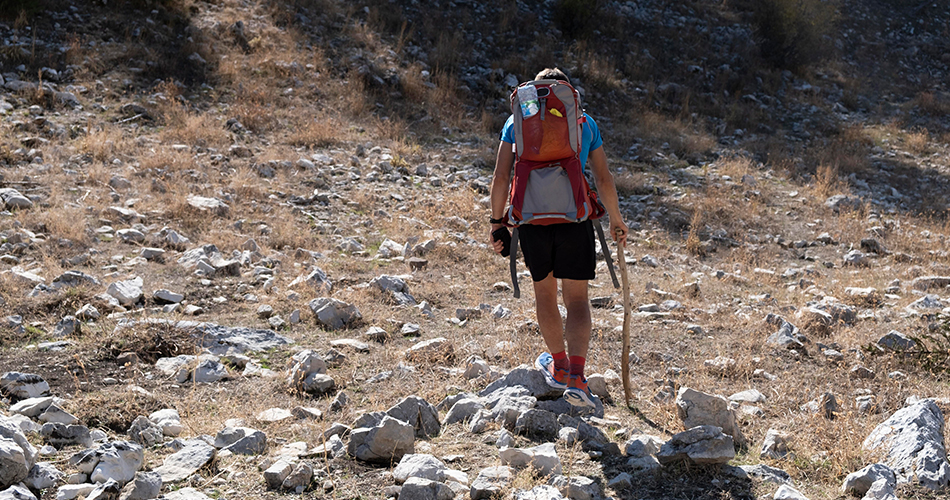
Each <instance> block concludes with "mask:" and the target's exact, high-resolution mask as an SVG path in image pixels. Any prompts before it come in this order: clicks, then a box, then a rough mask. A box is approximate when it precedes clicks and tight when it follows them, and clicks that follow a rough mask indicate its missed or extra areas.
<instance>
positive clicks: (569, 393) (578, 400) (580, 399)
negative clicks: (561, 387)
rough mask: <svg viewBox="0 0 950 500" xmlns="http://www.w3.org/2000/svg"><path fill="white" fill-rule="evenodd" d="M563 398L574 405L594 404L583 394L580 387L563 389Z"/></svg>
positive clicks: (591, 405) (589, 405)
mask: <svg viewBox="0 0 950 500" xmlns="http://www.w3.org/2000/svg"><path fill="white" fill-rule="evenodd" d="M564 399H566V400H567V402H568V403H570V404H572V405H574V406H587V407H594V406H596V405H595V404H594V400H593V399H591V398H590V397H589V396H588V395H586V394H584V391H581V390H580V389H567V390H566V391H564Z"/></svg>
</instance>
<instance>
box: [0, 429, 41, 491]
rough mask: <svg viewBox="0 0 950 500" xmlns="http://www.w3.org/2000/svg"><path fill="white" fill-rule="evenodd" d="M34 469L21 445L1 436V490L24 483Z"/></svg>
mask: <svg viewBox="0 0 950 500" xmlns="http://www.w3.org/2000/svg"><path fill="white" fill-rule="evenodd" d="M25 439H26V438H25V437H24V440H25ZM31 458H32V457H31ZM32 467H33V463H32V462H31V461H30V460H29V459H27V456H26V454H25V453H24V451H23V448H22V447H21V446H20V444H19V443H17V442H16V441H14V440H13V439H9V438H6V437H2V436H0V488H6V487H7V486H10V485H12V484H17V483H19V482H21V481H24V480H25V479H26V478H27V476H29V474H30V469H31V468H32Z"/></svg>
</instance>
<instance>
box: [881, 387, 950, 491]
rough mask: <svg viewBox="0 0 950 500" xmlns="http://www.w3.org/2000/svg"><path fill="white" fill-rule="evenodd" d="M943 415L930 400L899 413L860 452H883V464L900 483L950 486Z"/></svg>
mask: <svg viewBox="0 0 950 500" xmlns="http://www.w3.org/2000/svg"><path fill="white" fill-rule="evenodd" d="M943 424H944V420H943V413H942V412H941V411H940V408H939V407H938V406H937V404H936V403H935V402H934V400H932V399H925V400H923V401H920V402H919V403H916V404H913V405H911V406H907V407H905V408H903V409H901V410H898V411H897V412H895V413H894V414H893V415H891V417H890V418H888V419H887V420H885V421H884V422H882V423H881V424H880V425H878V426H877V427H876V428H875V429H874V430H873V431H872V432H871V434H870V435H868V437H867V438H866V439H865V440H864V443H863V448H864V449H865V450H868V451H876V452H882V453H883V454H884V460H883V461H882V463H884V464H885V465H887V466H889V467H890V468H891V469H893V470H894V473H895V475H896V477H897V481H898V482H899V483H905V482H909V481H912V480H916V482H917V483H919V484H920V485H922V486H924V487H927V488H929V489H932V490H937V489H940V488H943V487H946V486H947V485H948V484H950V463H948V462H947V450H946V448H945V447H944V436H943Z"/></svg>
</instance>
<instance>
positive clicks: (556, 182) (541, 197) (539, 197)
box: [521, 165, 577, 220]
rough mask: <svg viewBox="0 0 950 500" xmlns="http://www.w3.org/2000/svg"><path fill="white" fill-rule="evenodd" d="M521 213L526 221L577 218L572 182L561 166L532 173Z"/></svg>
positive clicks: (540, 169)
mask: <svg viewBox="0 0 950 500" xmlns="http://www.w3.org/2000/svg"><path fill="white" fill-rule="evenodd" d="M521 213H522V214H523V215H524V219H525V220H529V219H531V218H536V217H541V218H543V217H555V216H560V217H564V216H567V217H568V218H574V217H576V215H577V206H576V205H575V203H574V193H573V189H572V188H571V180H570V177H568V175H567V172H565V171H564V169H563V168H561V166H560V165H552V166H550V167H543V168H536V169H534V170H532V171H531V174H530V176H529V177H528V185H527V188H526V189H525V194H524V204H523V205H522V208H521Z"/></svg>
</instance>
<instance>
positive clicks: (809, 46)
mask: <svg viewBox="0 0 950 500" xmlns="http://www.w3.org/2000/svg"><path fill="white" fill-rule="evenodd" d="M753 9H754V18H753V19H754V22H755V28H756V37H757V39H758V42H759V48H760V49H761V51H762V55H763V57H764V58H765V59H766V60H768V61H770V62H771V63H772V64H774V65H776V66H778V67H780V68H788V69H797V68H800V67H802V66H807V65H809V64H812V63H815V62H818V61H820V60H822V59H824V58H825V57H827V56H828V55H830V53H831V51H832V50H833V44H832V43H831V42H830V40H829V38H830V36H831V35H832V34H833V33H834V29H835V24H836V21H837V17H838V6H837V1H836V0H760V1H758V2H755V3H754V6H753Z"/></svg>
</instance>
